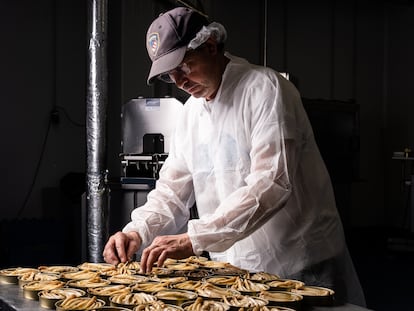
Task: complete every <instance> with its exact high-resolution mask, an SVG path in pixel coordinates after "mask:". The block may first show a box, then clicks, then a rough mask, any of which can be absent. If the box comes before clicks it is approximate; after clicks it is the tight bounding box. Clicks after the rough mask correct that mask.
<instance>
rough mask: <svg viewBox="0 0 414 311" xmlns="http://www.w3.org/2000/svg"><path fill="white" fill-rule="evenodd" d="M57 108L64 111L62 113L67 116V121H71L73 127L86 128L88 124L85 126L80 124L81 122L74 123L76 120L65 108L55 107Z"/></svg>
mask: <svg viewBox="0 0 414 311" xmlns="http://www.w3.org/2000/svg"><path fill="white" fill-rule="evenodd" d="M55 107H56V109H58V110H60V111H62V112H63V114H64V115H65V117H66V119H68V121H69V122H70V123H72V124H73V125H75V126H77V127H85V126H86V124H85V123H79V122H76V121H74V120H73V119H72V118H71V117H70V115H69V113H68V112H67V111H66V109H65V108H63V107H62V106H55Z"/></svg>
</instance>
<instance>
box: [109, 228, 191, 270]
mask: <svg viewBox="0 0 414 311" xmlns="http://www.w3.org/2000/svg"><path fill="white" fill-rule="evenodd" d="M141 244H142V240H141V238H140V236H139V234H138V233H137V232H134V231H131V232H127V233H123V232H117V233H115V234H114V235H112V236H111V237H110V238H109V240H108V242H107V243H106V245H105V248H104V251H103V257H104V260H105V261H106V262H107V263H110V264H113V265H117V264H118V263H120V262H127V261H131V260H132V258H133V256H134V254H135V253H136V252H137V251H138V249H139V248H140V247H141ZM192 255H194V252H193V245H192V244H191V241H190V238H189V237H188V234H187V233H182V234H177V235H163V236H158V237H156V238H155V239H154V240H153V241H152V243H151V245H150V246H148V247H147V248H146V249H144V251H143V252H142V256H141V261H140V264H141V273H150V272H151V269H152V266H153V265H154V263H155V262H157V265H158V266H159V267H161V266H162V265H163V264H164V261H165V260H166V259H167V258H173V259H183V258H187V257H189V256H192Z"/></svg>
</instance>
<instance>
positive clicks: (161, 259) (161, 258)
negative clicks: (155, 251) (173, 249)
mask: <svg viewBox="0 0 414 311" xmlns="http://www.w3.org/2000/svg"><path fill="white" fill-rule="evenodd" d="M168 254H169V252H168V251H167V250H163V251H162V252H161V254H160V255H159V256H158V260H157V265H158V267H162V266H163V265H164V262H165V260H166V259H167V258H168Z"/></svg>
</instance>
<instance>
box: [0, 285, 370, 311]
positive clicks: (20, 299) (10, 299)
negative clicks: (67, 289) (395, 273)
mask: <svg viewBox="0 0 414 311" xmlns="http://www.w3.org/2000/svg"><path fill="white" fill-rule="evenodd" d="M30 310H43V311H45V310H48V309H44V308H42V307H41V306H40V304H39V301H36V300H30V299H27V298H24V296H23V290H22V289H20V288H19V286H18V285H15V284H0V311H30ZM302 310H303V311H367V310H369V309H366V308H362V307H359V306H356V305H352V304H344V305H341V306H332V307H319V306H318V307H316V306H314V307H309V308H302Z"/></svg>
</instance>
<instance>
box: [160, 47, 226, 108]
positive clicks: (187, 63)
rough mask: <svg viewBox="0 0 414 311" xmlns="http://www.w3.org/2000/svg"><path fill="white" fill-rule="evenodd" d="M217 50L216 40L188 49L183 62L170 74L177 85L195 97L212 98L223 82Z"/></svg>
mask: <svg viewBox="0 0 414 311" xmlns="http://www.w3.org/2000/svg"><path fill="white" fill-rule="evenodd" d="M216 56H217V50H216V46H215V43H214V42H210V41H207V42H206V43H204V44H202V45H201V46H200V47H199V48H197V49H195V50H190V51H188V52H187V53H186V54H185V56H184V59H183V61H182V62H181V64H180V65H179V66H178V67H177V68H175V69H173V70H171V71H170V72H169V73H168V74H169V77H170V79H171V80H172V81H173V82H174V83H175V85H176V86H177V87H178V88H180V89H182V90H184V91H185V92H187V93H189V94H191V95H192V96H194V97H197V98H198V97H204V98H206V99H208V100H209V99H212V98H214V96H215V95H216V93H217V90H218V88H219V86H220V82H221V74H222V73H221V72H220V70H219V68H218V62H217V58H216Z"/></svg>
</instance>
